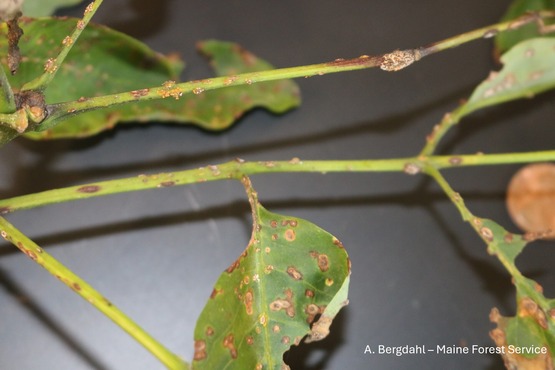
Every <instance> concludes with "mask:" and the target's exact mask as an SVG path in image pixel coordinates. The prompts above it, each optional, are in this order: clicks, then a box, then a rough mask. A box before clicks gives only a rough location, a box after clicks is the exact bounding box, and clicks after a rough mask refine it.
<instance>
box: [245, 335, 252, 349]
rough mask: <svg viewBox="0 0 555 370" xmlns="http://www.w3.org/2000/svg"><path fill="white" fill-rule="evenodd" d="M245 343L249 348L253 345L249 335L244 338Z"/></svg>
mask: <svg viewBox="0 0 555 370" xmlns="http://www.w3.org/2000/svg"><path fill="white" fill-rule="evenodd" d="M245 341H246V342H247V344H248V345H249V346H252V345H253V344H254V338H253V337H252V336H250V335H249V336H247V337H246V338H245Z"/></svg>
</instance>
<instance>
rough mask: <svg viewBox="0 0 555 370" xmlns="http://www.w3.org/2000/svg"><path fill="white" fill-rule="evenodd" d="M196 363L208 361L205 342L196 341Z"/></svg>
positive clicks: (194, 357)
mask: <svg viewBox="0 0 555 370" xmlns="http://www.w3.org/2000/svg"><path fill="white" fill-rule="evenodd" d="M193 359H194V360H195V361H201V360H204V359H206V342H205V341H203V340H195V354H194V356H193Z"/></svg>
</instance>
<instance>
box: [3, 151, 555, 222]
mask: <svg viewBox="0 0 555 370" xmlns="http://www.w3.org/2000/svg"><path fill="white" fill-rule="evenodd" d="M553 160H555V150H551V151H542V152H530V153H506V154H473V155H452V156H431V157H422V156H419V157H408V158H397V159H377V160H370V159H369V160H342V161H333V160H329V161H326V160H324V161H302V160H300V159H298V158H293V159H292V160H290V161H265V162H246V161H243V160H241V159H237V160H235V161H231V162H227V163H224V164H221V165H211V166H206V167H201V168H197V169H191V170H185V171H178V172H170V173H161V174H156V175H139V176H136V177H130V178H125V179H118V180H109V181H102V182H97V183H93V184H88V185H77V186H71V187H67V188H63V189H55V190H47V191H44V192H40V193H35V194H29V195H23V196H18V197H14V198H10V199H4V200H0V214H5V213H9V212H13V211H17V210H22V209H28V208H34V207H39V206H44V205H47V204H53V203H60V202H66V201H72V200H78V199H85V198H92V197H98V196H104V195H108V194H116V193H123V192H130V191H138V190H147V189H155V188H165V187H171V186H177V185H187V184H192V183H199V182H206V181H217V180H226V179H241V178H242V177H243V176H250V175H255V174H262V173H284V172H314V173H328V172H405V173H408V174H417V173H419V172H421V171H422V170H423V169H424V168H426V166H433V167H434V168H437V169H440V168H455V167H467V166H485V165H499V164H515V163H529V162H545V161H553Z"/></svg>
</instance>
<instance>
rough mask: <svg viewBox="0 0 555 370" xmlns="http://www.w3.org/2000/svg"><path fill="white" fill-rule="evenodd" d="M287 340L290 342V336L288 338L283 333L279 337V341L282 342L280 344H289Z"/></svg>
mask: <svg viewBox="0 0 555 370" xmlns="http://www.w3.org/2000/svg"><path fill="white" fill-rule="evenodd" d="M289 342H291V338H289V337H288V336H287V335H284V336H283V337H282V338H281V343H282V344H289Z"/></svg>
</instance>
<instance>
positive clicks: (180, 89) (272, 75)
mask: <svg viewBox="0 0 555 370" xmlns="http://www.w3.org/2000/svg"><path fill="white" fill-rule="evenodd" d="M552 17H555V12H547V11H545V12H539V13H533V14H527V15H524V16H522V17H520V18H518V19H516V20H512V21H507V22H501V23H496V24H493V25H490V26H487V27H482V28H479V29H477V30H474V31H470V32H467V33H463V34H461V35H458V36H455V37H451V38H448V39H445V40H442V41H439V42H436V43H433V44H430V45H428V46H424V47H420V48H416V49H408V50H395V51H392V52H390V53H386V54H380V55H373V56H369V55H362V56H360V57H358V58H353V59H336V60H334V61H331V62H327V63H319V64H312V65H307V66H299V67H290V68H280V69H274V70H268V71H260V72H251V73H243V74H238V75H233V76H226V77H215V78H208V79H204V80H199V81H190V82H183V83H175V82H174V81H167V82H165V83H164V84H163V85H162V86H159V87H151V88H146V89H139V90H134V91H128V92H121V93H117V94H112V95H105V96H99V97H89V98H86V99H79V100H78V101H71V102H62V103H57V104H52V105H50V106H49V107H48V110H49V112H50V115H49V117H48V118H47V119H46V120H45V121H44V122H43V123H42V124H41V126H40V127H39V129H40V130H46V129H49V128H51V127H53V126H54V125H56V124H57V123H58V122H59V121H61V120H63V119H66V118H69V117H70V116H73V115H75V114H80V113H84V112H87V111H90V110H94V109H100V108H106V107H110V106H113V105H119V104H125V103H130V102H139V101H147V100H154V99H164V98H175V99H178V98H180V97H182V96H183V95H186V94H191V93H193V94H202V93H203V92H205V91H208V90H215V89H220V88H224V87H230V86H240V85H250V84H253V83H259V82H266V81H274V80H282V79H289V78H299V77H312V76H321V75H325V74H329V73H337V72H346V71H354V70H359V69H366V68H373V67H380V68H381V69H383V70H386V71H398V70H401V69H403V68H405V67H407V66H409V65H411V64H412V63H414V62H416V61H418V60H420V59H421V58H423V57H424V56H427V55H430V54H434V53H437V52H440V51H443V50H447V49H450V48H454V47H457V46H460V45H462V44H465V43H467V42H470V41H473V40H476V39H480V38H489V37H492V36H493V35H495V34H497V33H499V32H504V31H507V30H513V29H517V28H519V27H522V26H523V25H526V24H529V23H532V22H537V21H539V20H542V19H547V18H552Z"/></svg>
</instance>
